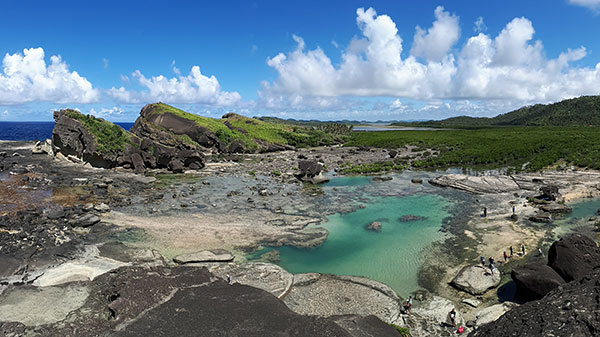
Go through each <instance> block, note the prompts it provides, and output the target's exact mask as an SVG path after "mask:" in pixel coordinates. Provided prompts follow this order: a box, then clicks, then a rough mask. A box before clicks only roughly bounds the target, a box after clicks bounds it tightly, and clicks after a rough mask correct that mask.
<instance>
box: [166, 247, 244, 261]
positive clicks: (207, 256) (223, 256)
mask: <svg viewBox="0 0 600 337" xmlns="http://www.w3.org/2000/svg"><path fill="white" fill-rule="evenodd" d="M233 258H234V256H233V255H231V253H230V252H229V251H227V250H224V249H213V250H203V251H199V252H194V253H189V254H183V255H178V256H175V257H174V258H173V261H174V262H175V263H179V264H188V263H202V262H231V261H233Z"/></svg>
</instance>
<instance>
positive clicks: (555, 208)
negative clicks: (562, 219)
mask: <svg viewBox="0 0 600 337" xmlns="http://www.w3.org/2000/svg"><path fill="white" fill-rule="evenodd" d="M540 209H541V210H542V211H544V212H547V213H552V214H556V213H558V214H561V213H563V214H564V213H571V212H572V211H573V209H572V208H571V207H569V206H567V205H562V204H558V203H551V204H547V205H542V206H541V207H540Z"/></svg>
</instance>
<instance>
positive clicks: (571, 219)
mask: <svg viewBox="0 0 600 337" xmlns="http://www.w3.org/2000/svg"><path fill="white" fill-rule="evenodd" d="M569 206H571V207H572V208H573V212H571V213H569V214H566V215H565V216H564V217H562V218H559V219H556V220H554V222H553V224H554V225H556V227H555V228H554V230H553V232H554V235H555V236H556V237H557V238H560V237H561V236H563V235H565V234H568V233H571V232H574V231H584V232H587V231H589V230H590V228H591V225H593V224H594V223H595V220H594V221H590V219H591V218H594V219H595V218H596V215H597V213H596V212H597V211H598V209H599V208H600V199H586V200H583V201H578V202H574V203H571V204H569Z"/></svg>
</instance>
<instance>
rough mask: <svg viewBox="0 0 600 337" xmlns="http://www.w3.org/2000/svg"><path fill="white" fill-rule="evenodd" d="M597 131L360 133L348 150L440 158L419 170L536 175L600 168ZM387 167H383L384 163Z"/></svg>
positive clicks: (426, 162) (424, 163)
mask: <svg viewBox="0 0 600 337" xmlns="http://www.w3.org/2000/svg"><path fill="white" fill-rule="evenodd" d="M598 139H600V128H598V127H594V128H591V127H511V128H508V127H503V128H483V129H475V130H437V131H381V132H358V133H356V134H355V135H354V136H353V138H352V140H351V141H349V142H348V143H346V145H347V146H371V147H380V148H398V147H402V146H405V145H415V146H418V147H420V148H422V149H425V148H428V149H433V150H435V151H437V152H439V154H437V155H435V156H434V155H432V156H428V157H427V156H426V157H423V158H421V159H419V160H415V161H413V163H412V165H413V166H414V167H420V168H445V167H451V166H462V167H494V168H509V169H511V170H514V171H521V170H526V171H537V170H540V169H543V168H546V167H548V166H552V165H556V164H560V163H563V165H564V164H568V165H575V166H579V167H587V168H592V169H600V142H598ZM382 165H383V164H382Z"/></svg>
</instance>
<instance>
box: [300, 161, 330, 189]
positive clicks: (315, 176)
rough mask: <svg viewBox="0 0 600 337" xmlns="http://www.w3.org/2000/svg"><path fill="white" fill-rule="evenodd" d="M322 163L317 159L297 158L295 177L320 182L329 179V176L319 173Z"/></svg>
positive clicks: (315, 182)
mask: <svg viewBox="0 0 600 337" xmlns="http://www.w3.org/2000/svg"><path fill="white" fill-rule="evenodd" d="M322 169H323V163H321V162H319V161H317V160H299V161H298V171H299V173H298V175H296V177H297V178H298V179H300V180H302V181H304V182H310V183H313V184H321V183H325V182H328V181H329V178H327V177H325V176H324V175H323V174H321V170H322Z"/></svg>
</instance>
